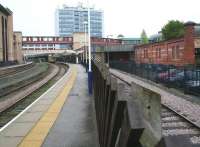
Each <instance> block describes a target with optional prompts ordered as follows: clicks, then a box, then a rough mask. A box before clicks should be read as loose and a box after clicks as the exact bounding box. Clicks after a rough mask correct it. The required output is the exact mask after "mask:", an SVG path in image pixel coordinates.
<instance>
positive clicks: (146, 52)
mask: <svg viewBox="0 0 200 147" xmlns="http://www.w3.org/2000/svg"><path fill="white" fill-rule="evenodd" d="M144 58H148V50H147V49H145V50H144Z"/></svg>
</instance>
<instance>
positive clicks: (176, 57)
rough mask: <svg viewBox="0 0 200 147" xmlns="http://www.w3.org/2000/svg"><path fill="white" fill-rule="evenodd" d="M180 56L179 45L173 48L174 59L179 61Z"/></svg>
mask: <svg viewBox="0 0 200 147" xmlns="http://www.w3.org/2000/svg"><path fill="white" fill-rule="evenodd" d="M179 55H180V53H179V45H177V46H176V47H175V46H173V47H172V58H173V59H178V58H179Z"/></svg>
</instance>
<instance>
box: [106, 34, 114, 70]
mask: <svg viewBox="0 0 200 147" xmlns="http://www.w3.org/2000/svg"><path fill="white" fill-rule="evenodd" d="M109 37H113V35H107V37H106V38H107V39H109ZM106 50H107V64H108V67H109V62H110V57H109V51H108V42H107V41H106Z"/></svg>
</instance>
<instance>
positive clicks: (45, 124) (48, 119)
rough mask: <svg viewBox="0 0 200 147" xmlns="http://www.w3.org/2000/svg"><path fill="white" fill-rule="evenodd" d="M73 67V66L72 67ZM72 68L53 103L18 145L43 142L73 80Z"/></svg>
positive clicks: (30, 146)
mask: <svg viewBox="0 0 200 147" xmlns="http://www.w3.org/2000/svg"><path fill="white" fill-rule="evenodd" d="M74 68H75V67H74ZM74 68H73V69H72V73H71V75H70V77H69V81H68V82H67V83H66V85H65V86H64V88H63V89H62V91H61V92H60V94H59V95H58V96H57V98H56V99H55V101H54V102H53V104H52V105H51V106H50V107H49V109H48V110H47V112H46V113H45V114H44V115H43V116H42V117H41V119H40V120H39V121H38V122H37V123H36V125H35V126H34V127H33V128H32V129H31V130H30V132H29V133H28V134H27V135H26V136H25V137H24V139H23V140H22V142H21V143H20V144H19V147H40V146H41V145H42V143H43V142H44V139H45V138H46V136H47V134H48V132H49V130H50V129H51V127H52V126H53V124H54V122H55V120H56V118H57V117H58V115H59V112H60V110H61V109H62V106H63V105H64V102H65V100H66V99H67V97H68V94H69V92H70V90H71V88H72V86H73V84H74V82H75V79H76V76H77V71H76V70H75V69H74Z"/></svg>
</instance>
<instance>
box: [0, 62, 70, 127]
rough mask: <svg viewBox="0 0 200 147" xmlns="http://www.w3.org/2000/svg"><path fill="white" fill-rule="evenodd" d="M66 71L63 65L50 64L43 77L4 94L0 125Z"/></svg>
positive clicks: (22, 108)
mask: <svg viewBox="0 0 200 147" xmlns="http://www.w3.org/2000/svg"><path fill="white" fill-rule="evenodd" d="M66 72H67V68H66V66H65V65H61V64H59V65H55V64H50V68H49V70H48V74H47V75H46V76H45V77H44V78H43V79H41V80H39V81H37V82H34V83H32V84H30V85H28V86H26V87H24V88H22V89H20V90H18V91H15V92H13V93H10V94H9V95H7V96H5V97H4V98H3V99H4V101H2V102H0V110H3V109H4V110H5V111H3V112H2V113H0V119H1V121H0V127H2V126H3V125H5V124H6V123H7V122H8V121H10V120H11V119H12V118H13V117H15V116H16V115H17V114H18V113H20V112H21V111H23V110H24V109H25V108H26V107H27V106H28V105H30V104H31V103H32V102H33V101H34V100H35V99H36V98H37V97H38V96H39V95H41V94H42V93H43V92H45V91H46V90H45V91H44V90H40V88H42V87H44V88H42V89H46V88H45V87H49V86H51V85H53V83H55V82H56V81H58V80H59V79H60V78H61V77H62V76H63V75H64V74H65V73H66ZM45 85H46V86H45ZM47 85H48V86H47ZM39 91H41V92H42V91H43V92H42V93H41V92H39ZM5 107H7V108H5ZM8 108H9V109H8ZM7 109H8V110H7Z"/></svg>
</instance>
